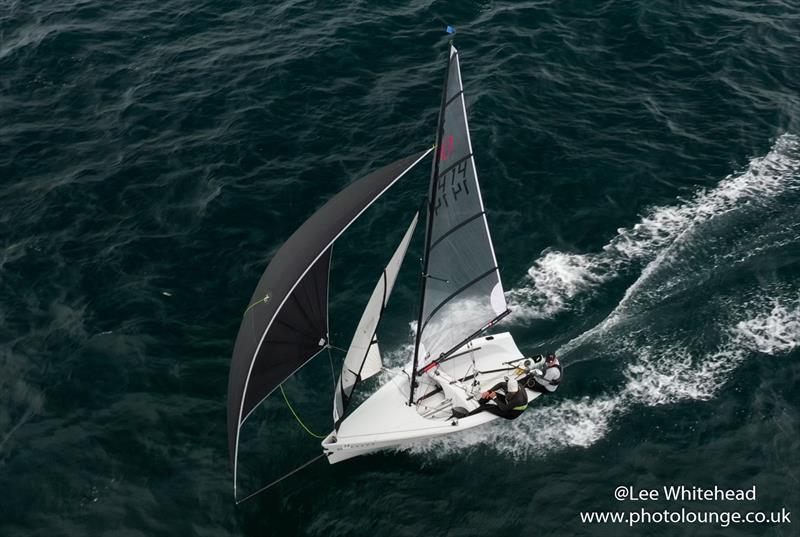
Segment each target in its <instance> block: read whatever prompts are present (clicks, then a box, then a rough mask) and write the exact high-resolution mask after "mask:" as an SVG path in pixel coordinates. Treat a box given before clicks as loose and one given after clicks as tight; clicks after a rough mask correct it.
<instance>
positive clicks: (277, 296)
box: [228, 149, 432, 493]
mask: <svg viewBox="0 0 800 537" xmlns="http://www.w3.org/2000/svg"><path fill="white" fill-rule="evenodd" d="M431 151H432V149H428V150H426V151H423V152H421V153H418V154H416V155H413V156H411V157H407V158H405V159H401V160H398V161H397V162H394V163H392V164H389V165H387V166H384V167H383V168H380V169H379V170H377V171H375V172H373V173H371V174H369V175H367V176H366V177H364V178H362V179H359V180H358V181H355V182H354V183H351V184H350V185H349V186H348V187H346V188H345V189H344V190H342V191H341V192H339V193H338V194H337V195H336V196H334V197H333V198H331V199H330V200H329V201H328V202H327V203H326V204H325V205H323V206H322V207H321V208H320V209H319V210H318V211H317V212H316V213H314V214H313V215H312V216H311V217H310V218H309V219H308V220H306V221H305V222H304V223H303V225H301V226H300V228H298V229H297V231H295V232H294V234H292V236H291V237H289V239H288V240H287V241H286V242H285V243H284V244H283V246H281V248H280V249H279V250H278V252H277V253H276V254H275V255H274V256H273V258H272V260H271V261H270V264H269V266H268V267H267V268H266V270H265V271H264V273H263V274H262V276H261V279H260V280H259V282H258V285H257V287H256V290H255V292H254V293H253V296H252V298H251V299H250V306H248V308H247V309H246V310H245V313H244V315H243V318H242V322H241V325H240V328H239V333H238V335H237V337H236V344H235V346H234V351H233V357H232V360H231V369H230V376H229V380H228V441H229V448H230V457H231V465H232V467H233V472H234V493H235V491H236V484H237V466H238V452H239V431H240V429H241V426H242V424H243V423H244V421H245V420H246V419H247V417H248V416H249V415H250V414H251V413H252V412H253V410H255V408H257V407H258V406H259V405H260V403H261V402H262V401H263V400H264V399H265V398H266V397H267V396H269V394H270V393H272V391H273V390H274V389H275V388H277V387H278V385H280V384H281V383H282V382H283V381H284V380H286V379H287V378H288V377H290V376H291V375H293V374H294V373H296V372H297V371H298V370H299V369H300V368H301V367H302V366H303V365H305V364H306V363H307V362H308V361H309V360H311V359H312V358H313V357H314V356H316V355H317V354H319V352H320V351H322V350H324V349H325V348H326V347H327V345H328V289H329V281H328V279H329V270H330V261H331V251H332V247H333V244H334V242H335V241H336V240H337V239H338V238H339V236H340V235H341V234H342V233H343V232H344V231H345V230H346V229H347V228H348V227H349V226H350V225H351V224H352V223H353V222H354V221H355V220H356V219H357V218H358V217H359V216H360V215H361V213H363V212H364V211H365V210H366V209H367V208H368V207H369V206H370V205H372V203H374V202H375V200H376V199H377V198H378V197H380V196H381V195H382V194H383V193H384V192H385V191H386V190H388V189H389V188H390V187H391V186H392V185H393V184H394V183H395V182H397V181H398V180H399V179H400V178H401V177H402V176H403V175H405V174H406V173H407V172H408V171H409V170H410V169H412V168H413V167H414V166H415V165H416V164H417V163H419V162H420V161H421V160H422V159H423V158H424V157H425V156H427V155H428V154H429V153H430V152H431Z"/></svg>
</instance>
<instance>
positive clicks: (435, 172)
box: [408, 40, 453, 406]
mask: <svg viewBox="0 0 800 537" xmlns="http://www.w3.org/2000/svg"><path fill="white" fill-rule="evenodd" d="M452 59H453V41H452V40H450V41H449V43H448V48H447V66H446V67H445V70H444V82H443V84H442V102H441V105H440V107H439V124H438V125H437V127H436V145H434V149H435V150H436V151H437V152H436V153H434V155H433V165H432V168H431V181H430V189H429V190H428V203H427V211H426V215H425V247H424V249H423V257H422V272H421V273H420V294H419V316H418V317H417V333H416V337H415V341H414V363H413V365H412V366H411V386H410V388H409V390H408V406H411V405H413V404H414V388H416V386H417V364H418V363H419V344H420V338H421V337H422V323H423V315H424V314H425V300H424V298H425V284H426V281H427V279H428V258H429V255H428V252H429V250H430V246H431V234H432V232H433V214H434V210H435V208H434V205H433V204H434V201H433V200H434V198H435V194H436V180H437V177H438V176H439V155H438V151H440V150H441V149H440V147H441V143H442V132H443V130H444V108H445V104H446V103H447V81H448V79H449V77H450V65H451V63H452Z"/></svg>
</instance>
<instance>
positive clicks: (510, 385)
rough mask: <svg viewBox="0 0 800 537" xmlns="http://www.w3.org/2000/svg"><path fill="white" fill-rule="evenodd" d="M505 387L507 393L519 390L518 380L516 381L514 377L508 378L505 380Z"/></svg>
mask: <svg viewBox="0 0 800 537" xmlns="http://www.w3.org/2000/svg"><path fill="white" fill-rule="evenodd" d="M506 388H507V389H508V392H509V393H511V392H518V391H519V382H517V379H515V378H510V379H508V382H506Z"/></svg>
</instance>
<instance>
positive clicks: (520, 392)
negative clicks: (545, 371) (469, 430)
mask: <svg viewBox="0 0 800 537" xmlns="http://www.w3.org/2000/svg"><path fill="white" fill-rule="evenodd" d="M501 390H502V391H501ZM478 403H480V406H479V407H478V408H476V409H475V410H473V411H472V412H470V413H469V414H468V415H470V416H471V415H473V414H477V413H479V412H484V411H485V412H490V413H492V414H494V415H496V416H500V417H501V418H505V419H507V420H513V419H514V418H516V417H518V416H519V415H520V414H522V412H523V411H524V410H525V409H526V408H528V394H527V392H526V391H525V388H522V387H521V386H520V385H519V383H518V382H517V379H514V378H511V379H507V380H506V381H505V382H499V383H497V384H495V385H494V386H492V388H491V389H489V391H486V392H483V393H482V394H481V398H480V400H478Z"/></svg>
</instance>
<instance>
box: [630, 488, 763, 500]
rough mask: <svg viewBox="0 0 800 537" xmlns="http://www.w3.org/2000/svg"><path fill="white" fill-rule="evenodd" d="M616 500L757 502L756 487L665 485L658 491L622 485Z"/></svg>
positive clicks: (657, 489)
mask: <svg viewBox="0 0 800 537" xmlns="http://www.w3.org/2000/svg"><path fill="white" fill-rule="evenodd" d="M614 498H616V499H617V500H619V501H621V502H623V501H626V500H627V501H632V502H635V501H654V500H667V501H684V502H702V501H750V502H754V501H756V486H755V485H753V486H752V487H750V488H748V489H721V488H719V487H717V486H714V487H712V488H702V487H694V486H691V487H687V486H686V485H665V486H663V487H661V488H660V489H659V488H656V489H636V488H634V487H633V486H632V485H620V486H619V487H617V488H615V489H614Z"/></svg>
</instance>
